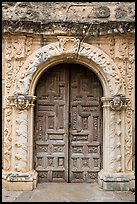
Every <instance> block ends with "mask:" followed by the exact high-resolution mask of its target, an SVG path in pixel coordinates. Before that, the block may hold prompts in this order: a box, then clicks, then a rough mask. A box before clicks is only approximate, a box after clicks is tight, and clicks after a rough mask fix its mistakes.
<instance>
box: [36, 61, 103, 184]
mask: <svg viewBox="0 0 137 204" xmlns="http://www.w3.org/2000/svg"><path fill="white" fill-rule="evenodd" d="M35 94H36V96H37V99H36V105H35V127H34V130H35V131H34V132H35V133H34V134H35V137H34V140H35V141H34V164H35V167H34V168H35V169H36V171H37V172H38V180H39V182H92V181H95V180H96V178H97V173H98V171H100V169H101V161H102V158H101V155H102V112H101V110H102V109H101V106H100V98H101V96H102V88H101V84H100V82H99V80H98V78H97V76H96V75H95V74H94V73H93V72H92V71H90V70H89V69H87V68H85V67H83V66H82V65H77V64H62V65H57V66H56V67H54V68H52V69H49V70H48V71H46V72H45V73H44V74H42V76H41V78H40V79H39V81H38V84H37V86H36V93H35Z"/></svg>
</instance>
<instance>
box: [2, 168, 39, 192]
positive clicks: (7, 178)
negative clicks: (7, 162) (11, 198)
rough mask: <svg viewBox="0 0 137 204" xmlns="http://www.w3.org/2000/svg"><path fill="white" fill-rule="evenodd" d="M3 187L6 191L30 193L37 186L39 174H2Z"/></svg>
mask: <svg viewBox="0 0 137 204" xmlns="http://www.w3.org/2000/svg"><path fill="white" fill-rule="evenodd" d="M2 185H3V188H4V189H6V190H11V191H25V190H27V191H29V190H33V189H34V188H36V186H37V172H36V171H34V172H27V173H7V172H3V174H2Z"/></svg>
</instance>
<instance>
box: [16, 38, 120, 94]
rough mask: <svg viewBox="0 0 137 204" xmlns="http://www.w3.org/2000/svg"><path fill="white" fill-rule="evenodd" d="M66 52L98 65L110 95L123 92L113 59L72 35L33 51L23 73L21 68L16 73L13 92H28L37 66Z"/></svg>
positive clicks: (70, 56)
mask: <svg viewBox="0 0 137 204" xmlns="http://www.w3.org/2000/svg"><path fill="white" fill-rule="evenodd" d="M66 53H68V54H70V55H68V56H67V58H72V55H73V58H74V60H76V58H77V57H81V56H82V57H83V56H84V57H85V58H88V59H89V60H91V61H93V62H94V63H95V64H97V65H98V66H99V67H100V72H102V74H103V75H104V76H106V78H107V81H108V84H109V85H108V87H109V91H110V93H111V95H115V94H124V86H123V82H122V79H121V75H120V72H119V70H118V68H117V66H116V64H115V63H114V61H113V60H112V59H111V58H109V56H108V55H106V54H105V53H104V52H103V51H102V50H100V49H98V48H96V47H95V46H92V45H89V44H86V43H81V44H79V40H78V39H75V38H72V37H70V38H69V37H67V38H60V39H59V42H56V43H51V44H49V45H46V46H44V47H42V48H40V49H38V50H37V51H36V52H35V53H33V54H32V55H31V56H30V57H29V58H28V60H27V61H26V62H25V63H24V65H23V67H22V70H26V71H25V73H24V71H21V70H20V72H19V73H18V76H17V79H18V81H16V87H15V89H14V93H22V94H28V91H29V86H30V83H31V80H32V77H33V75H34V73H35V72H36V71H37V70H38V68H39V66H40V65H41V64H42V63H46V61H48V60H49V59H50V58H53V57H57V56H60V57H65V56H64V54H66ZM71 54H72V55H71Z"/></svg>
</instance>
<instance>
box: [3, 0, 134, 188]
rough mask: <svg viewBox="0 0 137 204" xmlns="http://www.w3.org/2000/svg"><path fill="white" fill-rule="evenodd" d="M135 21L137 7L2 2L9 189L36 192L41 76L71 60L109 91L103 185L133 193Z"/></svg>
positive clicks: (6, 182)
mask: <svg viewBox="0 0 137 204" xmlns="http://www.w3.org/2000/svg"><path fill="white" fill-rule="evenodd" d="M134 17H135V4H134V2H107V3H106V2H99V3H96V2H93V3H90V2H85V3H82V2H63V3H61V2H55V3H54V2H3V3H2V24H3V27H2V30H3V46H2V52H3V54H2V58H3V60H2V70H3V71H2V83H3V87H2V88H3V90H2V91H3V93H2V96H3V113H4V114H3V183H4V186H5V188H7V189H9V190H10V189H11V190H18V189H19V188H21V189H20V190H32V189H33V188H35V187H36V183H37V173H36V172H35V170H34V168H33V160H32V158H33V148H32V146H33V107H34V101H35V96H34V90H35V85H36V83H37V81H38V79H39V76H40V74H41V73H42V72H43V70H46V69H48V67H49V66H53V65H55V64H57V63H61V62H63V61H66V62H74V63H75V62H76V63H81V64H84V65H85V66H87V67H88V68H89V69H91V70H93V71H94V72H95V73H96V74H97V75H98V77H99V79H100V81H101V83H102V86H103V90H104V95H103V97H102V106H103V121H104V122H103V123H104V129H103V138H104V144H103V148H104V151H103V153H104V154H103V169H102V171H101V172H100V173H99V185H100V187H102V188H104V189H105V190H108V189H111V190H131V189H134V168H135V163H134V162H133V161H134V140H135V139H134V134H135V124H134V120H135V113H134V110H135V104H134V101H135V77H134V76H135V56H134V41H135V39H134V31H135V26H134V23H135V20H134ZM115 102H118V106H115ZM25 182H26V183H27V185H26V184H25ZM13 184H14V185H13ZM19 184H20V185H19ZM19 186H20V187H19ZM25 186H26V187H25Z"/></svg>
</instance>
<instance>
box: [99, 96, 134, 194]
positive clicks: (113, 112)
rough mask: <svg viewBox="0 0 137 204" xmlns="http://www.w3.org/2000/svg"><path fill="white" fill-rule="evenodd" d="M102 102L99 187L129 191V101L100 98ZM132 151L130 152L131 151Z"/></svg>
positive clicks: (124, 98) (119, 98)
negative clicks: (102, 142) (127, 128)
mask: <svg viewBox="0 0 137 204" xmlns="http://www.w3.org/2000/svg"><path fill="white" fill-rule="evenodd" d="M101 100H102V102H103V105H102V107H103V117H104V118H103V125H104V127H103V131H104V132H103V137H104V144H103V153H104V154H103V169H102V170H101V171H100V172H99V174H98V175H99V177H98V181H99V185H100V187H102V188H103V189H105V190H129V188H130V179H131V177H132V176H133V172H132V170H131V171H129V172H128V174H127V173H126V171H125V150H126V149H125V148H126V147H125V135H126V132H125V130H126V129H125V128H124V127H125V125H126V109H127V103H128V102H129V99H128V98H126V97H125V96H124V95H114V96H113V97H110V98H106V97H102V99H101ZM131 151H132V150H131Z"/></svg>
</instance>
